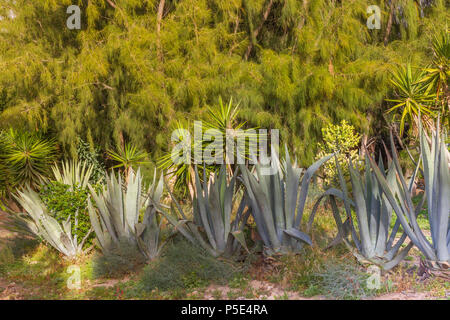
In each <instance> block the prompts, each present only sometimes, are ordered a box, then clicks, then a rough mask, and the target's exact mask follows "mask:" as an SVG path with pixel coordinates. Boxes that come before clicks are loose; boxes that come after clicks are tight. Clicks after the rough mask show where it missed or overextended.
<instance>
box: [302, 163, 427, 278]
mask: <svg viewBox="0 0 450 320" xmlns="http://www.w3.org/2000/svg"><path fill="white" fill-rule="evenodd" d="M335 162H336V168H337V171H338V177H339V181H340V185H341V190H338V189H334V188H330V189H328V190H327V191H325V192H324V194H323V195H322V196H321V197H319V199H318V200H317V202H316V203H315V205H314V207H313V211H312V213H311V216H310V220H309V223H308V230H309V229H310V228H311V224H312V222H313V219H314V216H315V214H316V212H317V209H318V207H319V203H320V202H321V200H322V199H325V198H326V197H328V198H329V200H330V204H331V209H332V211H333V217H334V219H335V222H336V225H337V227H338V234H337V237H336V238H335V239H334V240H333V241H332V242H331V244H330V245H329V246H328V247H331V246H334V245H337V244H338V243H340V242H344V243H345V245H346V246H347V247H348V248H349V249H350V251H351V252H352V253H353V255H354V256H355V257H356V258H357V259H358V261H360V262H361V263H369V264H376V265H379V266H381V267H382V268H383V269H384V270H389V269H391V268H393V267H395V266H396V265H397V264H398V263H400V262H401V261H402V260H403V259H404V258H405V256H406V255H407V254H408V252H409V250H410V249H411V248H412V246H413V243H412V242H410V243H409V244H408V245H406V247H405V248H403V249H402V250H400V249H401V246H402V245H403V243H404V242H405V240H406V238H407V236H406V233H403V234H402V235H401V236H400V238H399V239H397V240H396V236H397V233H398V230H399V226H400V223H399V221H398V220H397V221H396V223H395V225H394V227H393V228H392V229H390V225H391V220H392V207H391V205H390V203H389V201H388V200H387V199H386V196H385V195H384V194H383V189H382V187H381V185H380V183H379V182H378V180H377V178H376V177H375V173H374V172H373V170H371V168H370V165H369V159H368V157H366V165H365V168H364V174H361V173H360V171H359V170H358V169H357V168H355V167H354V166H353V163H352V161H351V159H349V161H348V171H349V173H350V181H351V185H352V192H351V194H352V196H350V195H349V192H348V190H347V184H346V182H345V180H344V175H343V173H342V169H341V167H340V164H339V161H338V160H337V159H336V161H335ZM379 168H380V172H381V173H382V175H383V177H384V178H385V180H386V183H387V185H388V186H389V187H390V188H391V190H392V191H393V192H394V194H395V195H398V194H399V191H398V188H397V186H396V184H397V181H396V180H395V179H396V178H395V170H394V167H393V163H391V165H390V167H389V169H388V171H387V173H385V170H384V166H383V162H382V159H381V157H380V161H379ZM416 172H417V171H416ZM413 182H414V176H413V177H412V178H411V181H410V184H409V187H408V191H409V192H410V191H411V189H412V187H413ZM336 198H338V199H340V200H342V201H343V203H344V208H345V212H346V217H347V219H346V221H345V222H342V219H341V215H340V212H339V209H338V206H337V203H336ZM422 205H423V202H421V204H420V205H418V206H417V208H416V211H415V213H414V215H415V216H417V214H418V213H419V212H420V210H421V209H422ZM352 209H353V210H354V211H355V213H356V219H353V218H352ZM349 235H351V239H352V240H353V245H352V243H351V241H349V240H348V236H349Z"/></svg>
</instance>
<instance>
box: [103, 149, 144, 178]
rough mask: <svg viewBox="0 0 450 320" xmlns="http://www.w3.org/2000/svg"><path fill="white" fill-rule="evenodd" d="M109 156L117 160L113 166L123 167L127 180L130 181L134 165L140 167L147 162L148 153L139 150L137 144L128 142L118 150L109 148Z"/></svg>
mask: <svg viewBox="0 0 450 320" xmlns="http://www.w3.org/2000/svg"><path fill="white" fill-rule="evenodd" d="M107 154H108V157H109V158H110V159H111V160H113V161H115V162H117V165H115V166H113V168H122V170H123V172H124V174H125V181H128V176H129V175H130V172H131V171H132V168H133V167H138V166H139V165H141V164H144V163H146V162H147V161H146V158H147V153H146V152H144V151H139V150H138V149H137V148H136V147H135V146H133V145H131V144H128V143H126V144H125V146H124V147H123V148H121V149H120V150H119V151H118V152H115V151H113V150H107Z"/></svg>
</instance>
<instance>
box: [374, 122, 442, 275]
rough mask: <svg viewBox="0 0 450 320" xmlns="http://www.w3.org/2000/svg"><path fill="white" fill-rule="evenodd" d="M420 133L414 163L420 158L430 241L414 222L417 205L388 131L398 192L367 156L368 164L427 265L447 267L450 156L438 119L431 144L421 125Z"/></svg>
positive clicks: (418, 163)
mask: <svg viewBox="0 0 450 320" xmlns="http://www.w3.org/2000/svg"><path fill="white" fill-rule="evenodd" d="M420 133H421V135H420V146H421V156H420V159H419V161H418V162H417V165H418V166H419V165H420V160H421V161H422V162H423V176H424V180H425V195H426V199H427V207H428V219H429V224H430V230H431V242H430V241H429V239H427V237H426V236H425V234H424V232H423V231H422V230H421V228H420V227H419V225H418V223H417V219H416V218H417V217H416V213H415V212H416V211H417V210H420V208H414V205H413V202H412V194H411V192H410V189H408V187H407V185H406V181H405V178H404V176H403V173H402V169H401V167H400V163H399V160H398V155H397V150H396V149H395V146H394V139H393V136H392V134H391V145H392V154H393V158H394V164H395V170H396V176H397V180H398V184H397V185H398V188H399V192H395V190H393V189H392V187H391V186H390V185H389V183H388V182H387V181H386V179H385V177H384V176H383V174H382V172H381V170H380V168H379V167H378V166H377V165H376V163H375V162H374V161H373V159H370V164H371V166H372V168H373V170H374V172H375V174H376V177H377V179H378V181H379V182H380V185H381V187H382V189H383V192H384V194H385V195H386V198H387V199H388V200H389V202H390V204H391V206H392V208H393V210H394V211H395V213H396V215H397V217H398V220H399V222H400V223H401V225H402V227H403V230H405V232H406V234H407V235H408V237H409V238H410V239H411V241H412V242H413V243H414V245H415V246H417V248H419V250H420V251H421V252H422V253H423V254H424V255H425V257H426V259H427V260H428V261H429V262H430V264H432V265H436V264H437V265H438V266H439V265H441V266H442V265H443V264H444V265H446V267H447V268H448V263H449V260H450V259H449V257H450V228H449V214H450V168H449V160H450V159H449V157H448V150H447V148H446V145H445V143H444V141H445V139H444V134H442V135H441V136H440V133H439V119H438V122H437V127H436V130H435V131H434V132H433V136H432V138H431V144H429V143H428V141H427V139H426V134H425V131H424V130H423V128H422V127H421V126H420ZM430 145H431V149H430ZM419 206H420V204H419Z"/></svg>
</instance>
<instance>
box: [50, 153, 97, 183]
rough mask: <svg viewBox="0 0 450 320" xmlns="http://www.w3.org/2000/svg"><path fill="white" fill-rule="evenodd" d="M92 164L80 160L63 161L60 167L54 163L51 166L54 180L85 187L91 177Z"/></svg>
mask: <svg viewBox="0 0 450 320" xmlns="http://www.w3.org/2000/svg"><path fill="white" fill-rule="evenodd" d="M92 169H93V165H87V164H86V163H85V162H81V161H76V160H72V161H64V162H63V163H62V169H60V168H59V167H58V166H57V165H56V164H55V165H54V166H53V167H52V171H53V175H54V176H55V179H56V181H58V182H60V183H63V184H66V185H69V186H72V187H74V186H78V187H81V188H82V189H85V188H87V187H88V185H89V180H90V179H91V175H92Z"/></svg>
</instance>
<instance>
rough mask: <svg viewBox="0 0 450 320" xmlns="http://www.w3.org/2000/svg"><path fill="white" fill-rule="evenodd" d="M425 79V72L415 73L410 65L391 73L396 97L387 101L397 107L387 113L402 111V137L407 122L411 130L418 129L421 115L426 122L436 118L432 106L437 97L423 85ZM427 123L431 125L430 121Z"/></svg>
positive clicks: (417, 71)
mask: <svg viewBox="0 0 450 320" xmlns="http://www.w3.org/2000/svg"><path fill="white" fill-rule="evenodd" d="M424 77H425V72H424V71H421V70H416V71H414V72H413V71H412V67H411V65H410V64H407V65H406V67H398V68H397V69H396V70H394V71H393V72H392V73H391V83H392V84H393V85H394V89H395V97H394V98H393V99H386V101H389V102H393V103H395V105H394V106H392V107H390V108H389V109H388V111H387V112H388V113H391V112H394V111H398V110H400V111H401V117H400V135H402V134H403V131H404V128H405V121H407V120H409V122H410V124H411V128H413V127H415V128H417V124H418V117H419V114H421V115H422V118H424V119H425V120H426V121H427V120H429V119H430V118H432V117H433V116H434V112H433V110H432V108H431V107H430V105H432V104H433V102H434V101H435V98H436V97H435V95H434V94H433V93H430V92H429V90H428V88H427V86H426V85H425V84H424V83H422V80H423V79H424ZM424 119H423V120H424ZM426 123H428V124H431V122H430V121H427V122H426Z"/></svg>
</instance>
